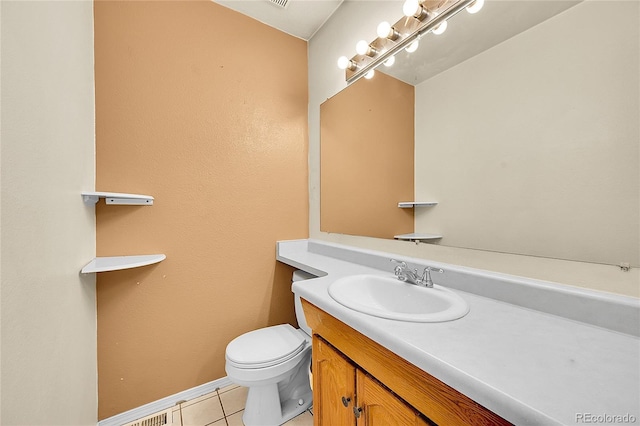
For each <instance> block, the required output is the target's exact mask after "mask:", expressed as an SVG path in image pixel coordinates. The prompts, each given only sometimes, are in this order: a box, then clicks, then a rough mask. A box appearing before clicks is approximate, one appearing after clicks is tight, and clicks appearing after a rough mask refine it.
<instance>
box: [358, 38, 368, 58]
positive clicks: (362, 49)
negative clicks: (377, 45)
mask: <svg viewBox="0 0 640 426" xmlns="http://www.w3.org/2000/svg"><path fill="white" fill-rule="evenodd" d="M370 50H371V48H370V47H369V43H367V41H366V40H360V41H359V42H358V44H356V52H357V53H358V55H366V54H368V53H369V51H370Z"/></svg>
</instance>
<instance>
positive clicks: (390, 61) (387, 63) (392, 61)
mask: <svg viewBox="0 0 640 426" xmlns="http://www.w3.org/2000/svg"><path fill="white" fill-rule="evenodd" d="M395 63H396V57H395V56H392V57H390V58H389V59H387V60H386V61H384V62H383V64H384V66H385V67H390V66H392V65H393V64H395Z"/></svg>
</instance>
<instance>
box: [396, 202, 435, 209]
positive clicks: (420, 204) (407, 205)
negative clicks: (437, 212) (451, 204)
mask: <svg viewBox="0 0 640 426" xmlns="http://www.w3.org/2000/svg"><path fill="white" fill-rule="evenodd" d="M436 204H438V202H437V201H401V202H399V203H398V207H400V208H401V209H411V208H413V207H431V206H435V205H436Z"/></svg>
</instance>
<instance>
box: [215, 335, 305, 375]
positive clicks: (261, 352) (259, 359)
mask: <svg viewBox="0 0 640 426" xmlns="http://www.w3.org/2000/svg"><path fill="white" fill-rule="evenodd" d="M305 342H306V339H305V338H304V337H303V336H302V334H301V333H300V332H299V331H298V330H296V329H295V328H293V327H292V326H291V325H289V324H282V325H275V326H273V327H266V328H261V329H258V330H254V331H250V332H248V333H245V334H243V335H241V336H238V337H236V338H235V339H233V340H232V341H231V342H230V343H229V345H228V346H227V351H226V352H227V353H226V356H227V360H228V361H231V362H232V363H233V364H235V365H236V366H238V367H240V368H263V367H270V366H272V365H276V364H279V363H281V362H284V361H286V360H288V359H290V358H293V357H294V356H296V355H297V354H298V353H300V351H302V349H304V345H305Z"/></svg>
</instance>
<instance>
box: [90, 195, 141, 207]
mask: <svg viewBox="0 0 640 426" xmlns="http://www.w3.org/2000/svg"><path fill="white" fill-rule="evenodd" d="M100 198H104V201H105V203H107V204H119V205H123V204H124V205H132V206H152V205H153V197H152V196H151V195H140V194H124V193H121V192H83V193H82V200H83V201H84V202H85V203H87V204H88V203H93V204H96V203H97V202H98V200H99V199H100Z"/></svg>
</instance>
